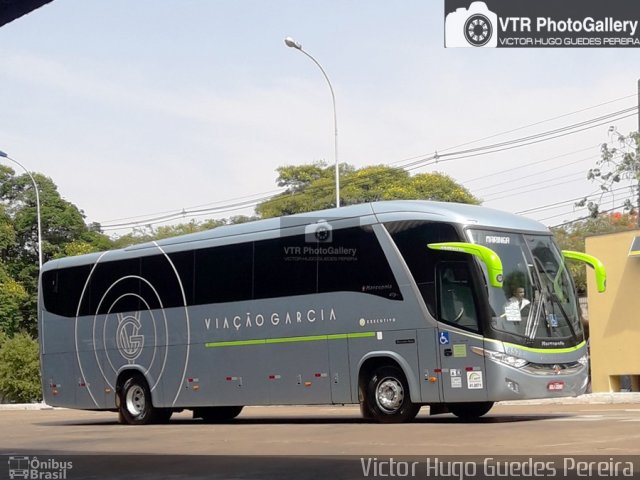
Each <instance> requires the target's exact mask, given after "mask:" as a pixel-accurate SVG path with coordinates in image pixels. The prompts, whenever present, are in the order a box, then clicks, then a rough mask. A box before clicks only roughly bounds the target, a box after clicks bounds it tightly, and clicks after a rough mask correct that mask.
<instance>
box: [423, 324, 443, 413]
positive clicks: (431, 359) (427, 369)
mask: <svg viewBox="0 0 640 480" xmlns="http://www.w3.org/2000/svg"><path fill="white" fill-rule="evenodd" d="M418 359H419V362H420V372H419V378H420V395H421V397H422V401H423V402H424V403H438V402H441V401H442V388H443V386H442V382H441V381H437V380H438V379H439V378H440V375H438V372H437V369H439V368H441V366H440V359H439V358H438V348H437V329H436V328H435V327H427V328H422V329H420V330H418ZM434 378H435V379H436V381H433V379H434Z"/></svg>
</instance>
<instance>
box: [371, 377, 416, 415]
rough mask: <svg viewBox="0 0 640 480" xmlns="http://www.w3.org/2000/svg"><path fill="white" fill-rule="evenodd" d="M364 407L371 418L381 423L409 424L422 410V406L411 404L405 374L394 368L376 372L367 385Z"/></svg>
mask: <svg viewBox="0 0 640 480" xmlns="http://www.w3.org/2000/svg"><path fill="white" fill-rule="evenodd" d="M364 405H365V406H366V407H367V410H368V412H369V413H370V416H371V417H372V418H374V419H375V420H377V421H378V422H380V423H402V422H408V421H410V420H413V418H414V417H415V416H416V415H417V414H418V411H419V410H420V405H416V404H415V403H412V402H411V397H410V396H409V385H408V384H407V380H406V378H405V376H404V373H403V372H402V370H400V369H399V368H398V367H394V366H384V367H378V368H377V369H376V370H374V372H373V374H372V375H371V378H370V379H369V383H368V384H367V391H366V403H365V404H364Z"/></svg>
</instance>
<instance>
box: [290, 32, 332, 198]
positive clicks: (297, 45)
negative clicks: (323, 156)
mask: <svg viewBox="0 0 640 480" xmlns="http://www.w3.org/2000/svg"><path fill="white" fill-rule="evenodd" d="M284 43H285V44H286V45H287V47H291V48H295V49H296V50H300V51H301V52H302V53H304V54H305V55H306V56H307V57H309V58H310V59H311V60H313V63H315V64H316V65H317V66H318V68H319V69H320V71H321V72H322V75H324V78H325V80H326V81H327V83H328V84H329V90H330V91H331V101H332V102H333V131H334V152H333V155H334V159H335V164H336V207H339V206H340V169H339V166H338V116H337V114H336V96H335V95H334V93H333V86H332V85H331V82H330V81H329V77H328V76H327V73H326V72H325V71H324V68H322V65H320V63H319V62H318V61H317V60H316V59H315V58H313V57H312V56H311V55H310V54H309V53H307V52H306V51H304V50H303V49H302V45H301V44H300V43H298V42H296V41H295V40H294V39H293V38H291V37H287V38H285V39H284Z"/></svg>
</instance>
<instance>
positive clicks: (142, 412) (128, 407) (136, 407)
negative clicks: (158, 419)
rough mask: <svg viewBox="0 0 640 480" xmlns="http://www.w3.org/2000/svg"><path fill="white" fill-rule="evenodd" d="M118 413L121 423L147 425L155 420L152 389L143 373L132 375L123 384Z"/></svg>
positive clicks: (119, 395) (119, 393)
mask: <svg viewBox="0 0 640 480" xmlns="http://www.w3.org/2000/svg"><path fill="white" fill-rule="evenodd" d="M118 413H119V417H120V421H121V423H126V424H128V425H147V424H149V423H152V422H153V421H154V420H155V415H154V413H155V410H154V408H153V404H152V403H151V391H150V390H149V385H147V382H146V380H145V379H144V377H143V376H142V375H132V376H131V377H129V378H128V379H127V380H126V381H125V382H124V384H123V385H122V388H121V389H120V391H119V392H118ZM167 420H168V419H167Z"/></svg>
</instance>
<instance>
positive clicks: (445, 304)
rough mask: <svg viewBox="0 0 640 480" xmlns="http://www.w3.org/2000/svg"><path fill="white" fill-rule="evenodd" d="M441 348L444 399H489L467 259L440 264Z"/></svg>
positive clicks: (482, 344)
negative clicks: (479, 352) (475, 350)
mask: <svg viewBox="0 0 640 480" xmlns="http://www.w3.org/2000/svg"><path fill="white" fill-rule="evenodd" d="M437 271H438V320H439V323H438V332H437V335H438V342H437V343H438V351H439V356H440V365H441V370H440V379H441V382H440V383H441V385H442V393H443V397H444V401H445V402H468V401H470V402H480V401H485V400H487V379H486V370H485V363H484V362H485V360H484V357H483V356H480V355H478V354H476V353H474V352H473V350H474V347H479V348H481V349H482V348H483V346H484V340H483V337H482V336H481V335H480V334H479V331H480V327H479V320H478V315H477V308H476V301H475V296H474V291H473V285H472V281H471V278H472V277H471V273H470V270H469V264H468V263H467V262H441V263H440V264H439V265H438V269H437Z"/></svg>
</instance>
